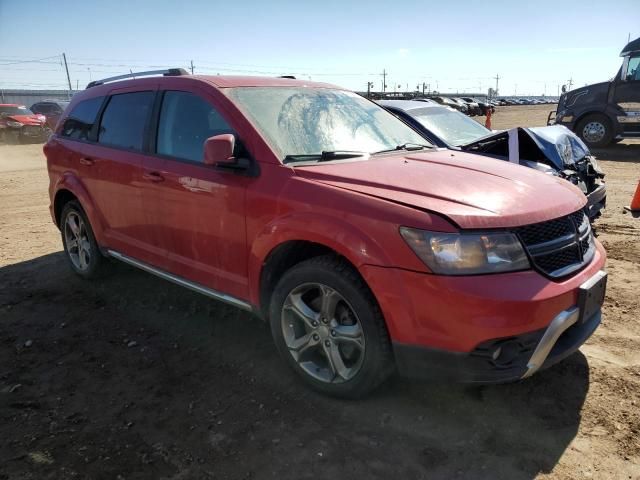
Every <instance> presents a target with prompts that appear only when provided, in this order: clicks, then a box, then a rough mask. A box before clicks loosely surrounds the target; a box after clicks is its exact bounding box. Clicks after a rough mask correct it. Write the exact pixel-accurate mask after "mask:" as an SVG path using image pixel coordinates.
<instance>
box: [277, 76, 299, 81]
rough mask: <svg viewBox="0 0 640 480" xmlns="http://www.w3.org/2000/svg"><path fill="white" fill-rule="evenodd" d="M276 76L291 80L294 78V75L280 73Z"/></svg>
mask: <svg viewBox="0 0 640 480" xmlns="http://www.w3.org/2000/svg"><path fill="white" fill-rule="evenodd" d="M278 78H290V79H291V80H295V79H296V77H294V76H293V75H280V76H279V77H278Z"/></svg>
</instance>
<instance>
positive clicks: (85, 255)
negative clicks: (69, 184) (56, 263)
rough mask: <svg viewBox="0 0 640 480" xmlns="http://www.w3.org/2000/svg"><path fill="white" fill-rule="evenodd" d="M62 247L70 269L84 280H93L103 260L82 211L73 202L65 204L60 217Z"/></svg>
mask: <svg viewBox="0 0 640 480" xmlns="http://www.w3.org/2000/svg"><path fill="white" fill-rule="evenodd" d="M60 232H61V234H62V245H63V246H64V251H65V253H66V255H67V260H68V261H69V265H70V266H71V269H72V270H73V271H74V272H75V273H77V274H78V275H80V276H81V277H84V278H87V279H89V278H95V277H97V276H98V275H99V274H100V273H101V270H102V267H103V264H104V258H103V257H102V254H101V253H100V248H99V247H98V244H97V242H96V238H95V236H94V234H93V229H92V228H91V224H90V223H89V219H88V218H87V215H86V214H85V212H84V210H83V209H82V207H81V206H80V204H79V203H78V202H76V201H75V200H73V201H70V202H68V203H67V204H65V206H64V208H63V209H62V214H61V215H60Z"/></svg>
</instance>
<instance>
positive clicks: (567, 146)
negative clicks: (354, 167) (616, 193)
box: [378, 100, 607, 219]
mask: <svg viewBox="0 0 640 480" xmlns="http://www.w3.org/2000/svg"><path fill="white" fill-rule="evenodd" d="M378 103H379V104H380V105H382V106H383V107H385V108H387V109H388V110H390V111H391V112H392V113H394V114H395V115H397V116H399V117H400V118H401V119H402V120H404V121H406V122H407V123H409V124H410V125H411V126H412V127H414V128H416V129H417V130H418V131H420V133H422V134H423V135H424V136H425V137H426V138H427V139H429V140H430V141H431V142H432V143H434V144H436V145H438V146H439V147H443V148H450V149H454V150H462V151H466V152H470V153H477V154H481V155H485V156H489V157H492V158H496V159H500V160H507V161H509V162H512V163H519V164H520V165H524V166H527V167H530V168H534V169H536V170H539V171H541V172H544V173H547V174H549V175H553V176H557V177H560V178H563V179H565V180H567V181H569V182H571V183H573V184H574V185H576V186H577V187H578V188H580V190H581V191H582V193H584V194H585V195H586V197H587V199H588V206H587V212H588V215H589V218H591V219H594V218H596V217H598V216H599V215H600V212H601V210H602V209H603V208H604V207H605V205H606V194H607V191H606V186H605V183H604V181H603V179H604V173H603V172H602V170H601V169H600V168H599V166H598V163H597V161H596V159H595V158H594V157H593V155H591V152H590V151H589V148H588V147H587V146H586V145H585V144H584V142H583V141H582V140H581V139H580V138H579V137H578V136H576V135H575V134H574V133H573V132H571V131H570V130H569V129H567V128H566V127H563V126H560V125H555V126H550V127H531V128H525V127H518V128H514V129H511V130H504V131H497V132H496V131H491V130H489V129H487V128H485V127H483V126H482V125H480V124H479V123H478V122H476V121H474V120H471V119H469V118H467V117H466V116H464V115H460V114H459V113H458V112H456V111H453V110H452V109H447V108H446V107H443V106H439V105H438V106H436V105H425V104H424V103H419V102H412V101H401V100H382V101H380V102H378Z"/></svg>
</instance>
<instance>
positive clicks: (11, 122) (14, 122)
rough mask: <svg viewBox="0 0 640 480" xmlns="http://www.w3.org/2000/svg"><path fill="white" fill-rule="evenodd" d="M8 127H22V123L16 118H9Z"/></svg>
mask: <svg viewBox="0 0 640 480" xmlns="http://www.w3.org/2000/svg"><path fill="white" fill-rule="evenodd" d="M7 127H13V128H20V127H22V124H21V123H20V122H16V121H14V120H7Z"/></svg>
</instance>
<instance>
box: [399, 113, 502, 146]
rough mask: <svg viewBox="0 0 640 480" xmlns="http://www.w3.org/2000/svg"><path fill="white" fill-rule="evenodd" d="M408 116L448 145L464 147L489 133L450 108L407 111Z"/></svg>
mask: <svg viewBox="0 0 640 480" xmlns="http://www.w3.org/2000/svg"><path fill="white" fill-rule="evenodd" d="M409 115H411V116H412V117H414V118H415V119H416V120H417V121H418V122H420V123H421V124H422V125H424V127H425V128H426V129H427V130H429V131H431V132H432V133H433V134H434V135H436V136H438V137H440V138H441V139H442V140H444V141H445V142H447V143H448V144H449V145H464V144H466V143H469V142H473V141H474V140H477V139H478V138H481V137H484V136H485V135H488V134H490V133H491V130H488V129H486V128H484V127H483V126H482V125H480V124H479V123H478V122H476V121H475V120H471V119H470V118H469V117H467V116H466V115H464V114H462V113H460V112H456V111H455V110H452V109H450V108H443V107H429V108H418V109H415V110H409Z"/></svg>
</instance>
